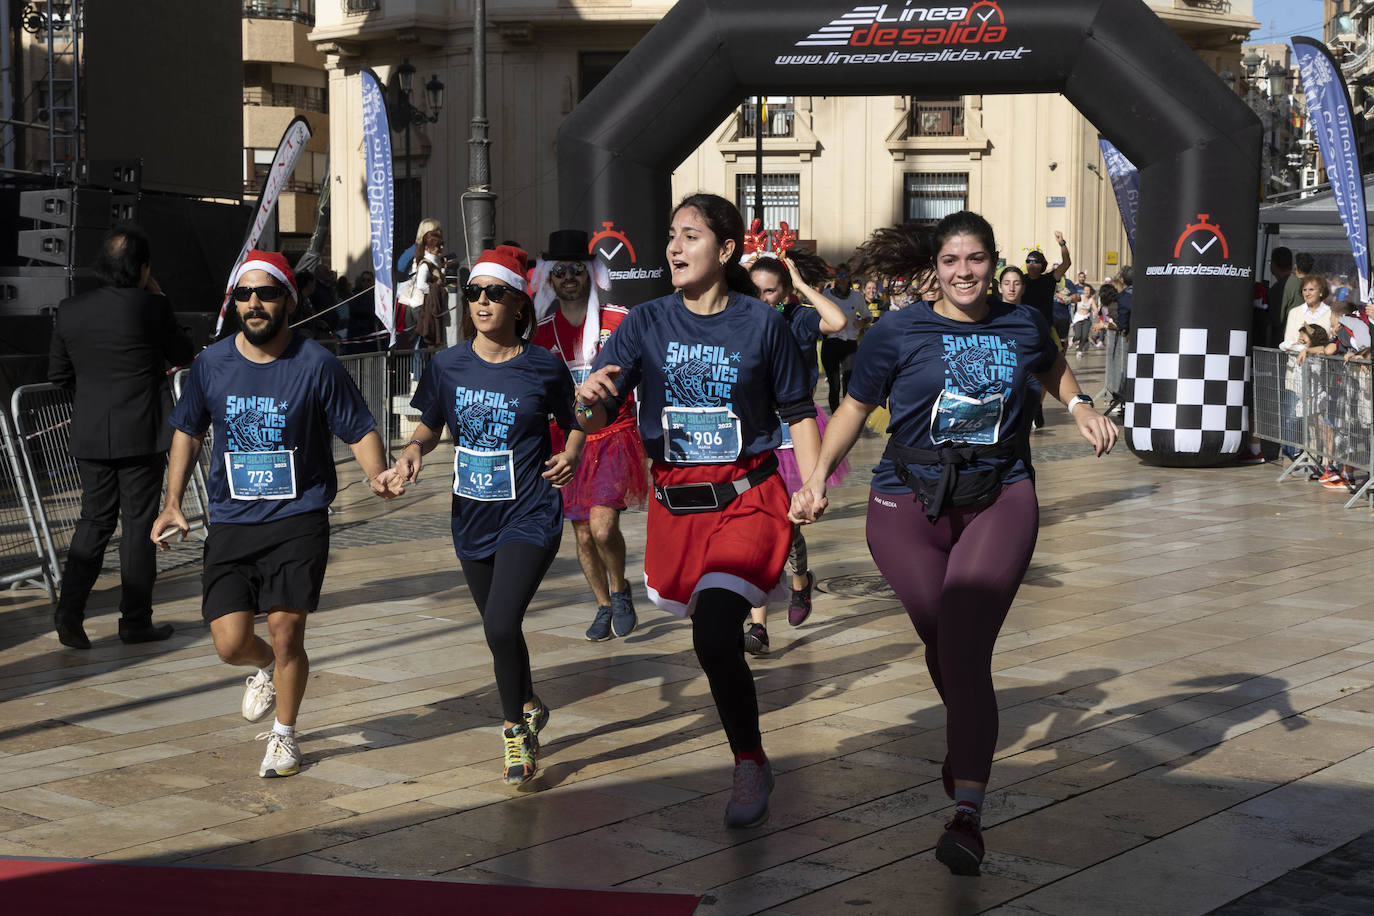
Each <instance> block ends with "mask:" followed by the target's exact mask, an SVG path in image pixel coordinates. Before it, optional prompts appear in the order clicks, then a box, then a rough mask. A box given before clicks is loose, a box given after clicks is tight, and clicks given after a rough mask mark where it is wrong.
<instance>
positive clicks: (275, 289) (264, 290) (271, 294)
mask: <svg viewBox="0 0 1374 916" xmlns="http://www.w3.org/2000/svg"><path fill="white" fill-rule="evenodd" d="M284 292H286V287H284V286H277V285H275V284H274V285H272V286H236V287H234V301H235V302H247V301H248V300H249V299H252V298H253V294H254V293H257V296H258V299H260V300H261V301H263V302H276V301H277V299H278V298H279V297H280V296H281V295H282V293H284Z"/></svg>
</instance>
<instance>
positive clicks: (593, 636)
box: [587, 604, 612, 642]
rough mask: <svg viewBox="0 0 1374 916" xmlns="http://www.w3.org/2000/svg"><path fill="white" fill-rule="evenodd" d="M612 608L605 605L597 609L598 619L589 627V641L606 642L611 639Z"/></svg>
mask: <svg viewBox="0 0 1374 916" xmlns="http://www.w3.org/2000/svg"><path fill="white" fill-rule="evenodd" d="M611 613H612V612H611V606H610V605H609V604H603V605H601V606H600V607H598V608H597V609H596V619H595V620H593V621H592V625H591V626H589V627H587V639H588V640H590V641H591V642H605V641H606V640H608V639H610V638H611Z"/></svg>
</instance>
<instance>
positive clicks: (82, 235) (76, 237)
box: [19, 226, 106, 267]
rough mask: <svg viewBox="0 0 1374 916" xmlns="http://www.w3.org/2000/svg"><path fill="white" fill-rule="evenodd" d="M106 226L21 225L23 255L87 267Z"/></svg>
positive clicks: (20, 243) (20, 238) (93, 258)
mask: <svg viewBox="0 0 1374 916" xmlns="http://www.w3.org/2000/svg"><path fill="white" fill-rule="evenodd" d="M105 232H106V229H105V228H103V227H102V228H99V229H95V228H89V229H87V228H82V227H77V228H75V229H72V228H67V227H63V226H55V227H51V228H48V229H21V230H20V231H19V256H20V257H21V258H29V259H31V260H34V261H46V262H47V263H49V264H61V265H63V266H71V267H85V266H87V265H89V264H90V263H91V262H92V261H94V260H95V256H96V254H97V253H98V252H99V251H100V242H101V240H102V239H103V238H104V237H105Z"/></svg>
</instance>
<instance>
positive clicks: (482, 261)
mask: <svg viewBox="0 0 1374 916" xmlns="http://www.w3.org/2000/svg"><path fill="white" fill-rule="evenodd" d="M528 260H529V255H527V254H525V251H524V249H522V248H516V247H515V246H514V245H497V246H496V248H495V249H488V250H486V251H484V252H482V256H481V257H480V258H478V259H477V263H476V264H473V265H472V272H471V273H469V274H468V282H469V283H471V282H472V281H473V280H476V279H477V278H478V277H491V278H492V279H493V280H500V281H501V282H502V283H504V284H506V285H507V286H509V287H510V288H511V289H517V290H519V291H520V292H522V293H523V292H524V291H525V282H526V281H525V270H526V268H525V263H526V262H527V261H528Z"/></svg>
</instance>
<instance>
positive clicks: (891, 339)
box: [792, 211, 1117, 875]
mask: <svg viewBox="0 0 1374 916" xmlns="http://www.w3.org/2000/svg"><path fill="white" fill-rule="evenodd" d="M861 257H862V259H863V260H864V261H865V262H867V263H866V264H865V266H864V267H862V268H860V269H861V270H877V271H879V272H880V273H884V274H889V275H903V276H913V275H915V274H916V273H917V272H919V271H921V270H924V269H927V268H928V267H929V266H930V265H931V262H932V261H933V262H934V268H935V272H936V277H937V279H938V282H939V287H940V293H941V297H940V298H939V299H938V300H937V301H935V302H930V301H922V302H917V303H915V304H913V305H912V306H910V307H909V308H907V309H905V310H903V311H901V312H898V313H896V314H895V315H889V316H888V317H886V318H885V319H883V320H882V321H881V322H879V323H878V325H877V326H876V327H875V328H874V329H873V330H872V331H870V332H869V334H868V335H867V336H866V337H865V338H864V341H863V344H862V346H861V347H860V350H859V358H858V360H857V361H856V365H855V371H854V378H853V380H852V382H851V384H850V386H849V393H848V396H847V397H846V398H845V400H844V403H843V404H841V405H840V408H839V410H838V411H837V412H836V413H835V416H834V417H833V418H831V421H830V425H829V427H828V428H827V429H826V433H825V441H824V442H823V443H822V445H821V454H820V458H819V459H818V461H817V464H816V467H815V469H814V470H813V471H812V473H811V475H810V477H809V478H808V479H807V481H806V484H805V485H804V486H803V487H802V488H801V489H800V490H798V491H797V493H796V494H795V496H793V499H792V517H793V519H794V520H795V521H797V522H801V523H808V522H814V521H816V520H817V519H819V518H820V517H821V514H822V513H823V512H824V511H825V508H826V495H825V490H826V483H825V478H826V475H827V474H829V473H830V471H831V469H833V468H834V467H835V466H836V465H837V464H838V463H839V461H840V459H842V458H843V457H844V456H845V455H846V454H847V453H848V452H849V449H850V448H851V447H853V445H854V443H855V441H856V440H857V439H858V437H859V431H860V430H861V429H862V428H863V425H864V420H865V418H866V417H867V416H868V414H869V413H870V412H871V411H872V410H873V409H874V407H875V405H878V404H882V403H884V402H885V401H887V402H889V406H890V410H891V412H892V421H891V426H890V427H889V433H890V434H891V438H890V440H889V442H888V446H887V450H886V452H885V453H884V455H883V459H882V461H881V462H879V464H878V466H877V468H876V469H875V471H874V475H873V485H872V492H871V493H870V495H869V500H868V523H867V536H868V549H869V552H870V553H872V554H873V559H874V561H875V562H876V563H877V564H878V569H879V570H881V571H882V573H883V576H884V577H885V578H886V579H887V581H888V583H889V584H890V585H891V586H892V589H893V591H894V592H896V593H897V596H898V598H900V599H901V602H902V605H903V607H904V608H905V609H906V612H907V614H908V615H909V616H910V617H911V621H912V623H913V624H914V625H915V627H916V632H917V634H918V635H919V636H920V637H921V641H922V642H923V643H925V659H926V667H927V669H928V670H929V672H930V677H931V680H932V681H934V683H935V688H936V690H937V691H939V694H940V698H941V699H942V700H943V701H944V704H945V710H946V726H945V739H946V746H947V756H946V757H945V763H944V767H943V770H942V774H941V775H942V778H943V783H944V789H945V792H946V794H948V795H949V797H950V799H951V800H952V801H954V803H955V808H954V815H953V817H952V818H951V820H950V821H949V823H948V824H947V825H946V827H945V832H944V834H943V835H942V836H941V837H940V840H939V843H938V845H937V846H936V857H937V858H938V859H939V860H940V861H941V862H943V863H944V864H945V865H946V866H947V867H948V868H949V869H950V871H952V872H953V873H954V874H956V875H977V874H978V873H979V866H980V865H981V863H982V861H983V838H982V832H981V827H980V820H979V817H980V812H981V809H982V806H983V794H984V791H985V790H986V787H987V783H988V778H989V775H990V773H991V769H992V755H993V751H994V749H995V747H996V745H997V698H996V696H995V695H994V693H993V685H992V652H993V645H994V643H995V642H996V640H997V633H998V631H999V630H1000V629H1001V626H1002V622H1003V620H1004V619H1005V618H1006V615H1007V612H1008V610H1010V608H1011V603H1012V600H1013V599H1014V598H1015V597H1016V591H1017V589H1018V588H1020V585H1021V579H1022V578H1023V577H1024V576H1025V573H1026V569H1027V568H1028V567H1029V565H1030V560H1031V554H1032V553H1033V551H1034V549H1035V538H1036V532H1037V528H1038V526H1039V507H1038V504H1037V502H1036V497H1035V483H1034V474H1033V471H1032V468H1031V460H1030V451H1029V448H1028V444H1027V443H1028V438H1027V434H1028V431H1029V429H1030V421H1031V417H1032V416H1033V414H1034V412H1035V407H1036V403H1037V399H1036V397H1035V396H1034V395H1030V396H1028V394H1027V390H1028V386H1029V383H1030V380H1031V378H1032V377H1034V378H1035V379H1037V380H1038V381H1039V382H1040V384H1041V385H1043V386H1044V389H1045V390H1046V391H1047V392H1049V393H1050V394H1053V395H1054V396H1055V397H1056V398H1058V399H1059V400H1060V401H1063V402H1064V403H1065V404H1067V405H1068V409H1069V412H1070V414H1071V415H1072V416H1073V419H1074V422H1075V423H1076V424H1077V426H1078V431H1079V433H1080V434H1081V435H1082V436H1083V438H1084V439H1086V440H1087V441H1088V442H1089V443H1090V444H1091V445H1092V448H1093V451H1094V452H1095V453H1096V454H1098V455H1103V454H1106V453H1107V452H1109V451H1111V449H1112V446H1113V445H1114V444H1115V443H1116V437H1117V429H1116V427H1115V426H1114V425H1113V424H1112V422H1111V421H1110V420H1108V419H1107V418H1106V417H1104V416H1103V415H1101V414H1100V413H1098V412H1097V411H1096V410H1094V409H1093V406H1092V399H1091V398H1089V397H1088V396H1087V395H1085V394H1083V393H1082V392H1081V391H1080V390H1079V387H1078V382H1077V381H1076V380H1075V379H1074V377H1073V373H1072V372H1071V371H1070V370H1069V367H1068V364H1067V363H1066V362H1065V361H1064V357H1063V356H1062V355H1061V354H1060V353H1059V351H1058V348H1057V347H1056V346H1055V344H1054V340H1053V338H1052V337H1051V335H1050V329H1049V326H1048V325H1047V324H1046V322H1045V319H1044V317H1043V316H1041V315H1040V314H1039V313H1038V312H1036V311H1035V310H1034V309H1032V308H1029V307H1027V306H1020V305H1008V304H1005V303H1003V302H999V301H990V300H989V298H988V287H989V280H990V279H991V277H992V273H993V267H994V265H995V264H996V263H997V245H996V242H995V240H994V238H993V231H992V227H991V226H990V225H989V224H988V222H987V221H986V220H985V219H983V218H982V217H981V216H978V215H977V214H975V213H970V212H967V211H963V212H959V213H954V214H951V215H949V216H946V217H945V218H944V219H942V220H941V221H940V223H939V224H938V225H937V226H936V227H935V229H934V231H933V233H929V232H927V231H926V230H921V229H917V228H916V227H914V226H905V227H902V228H899V229H886V230H881V231H879V232H878V233H876V234H875V235H874V237H873V238H872V239H871V240H870V241H869V242H868V243H867V244H866V245H865V246H864V248H863V249H862V255H861ZM913 495H914V496H915V500H913V498H912V497H913Z"/></svg>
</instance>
